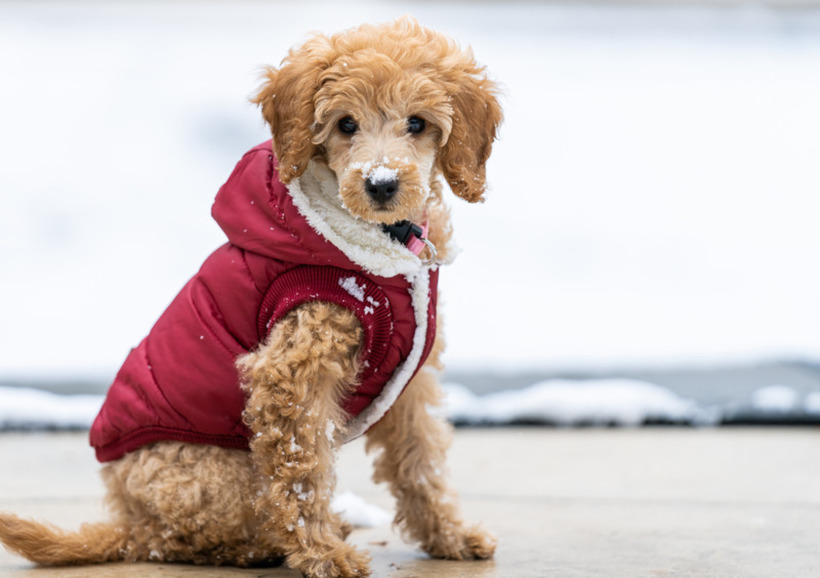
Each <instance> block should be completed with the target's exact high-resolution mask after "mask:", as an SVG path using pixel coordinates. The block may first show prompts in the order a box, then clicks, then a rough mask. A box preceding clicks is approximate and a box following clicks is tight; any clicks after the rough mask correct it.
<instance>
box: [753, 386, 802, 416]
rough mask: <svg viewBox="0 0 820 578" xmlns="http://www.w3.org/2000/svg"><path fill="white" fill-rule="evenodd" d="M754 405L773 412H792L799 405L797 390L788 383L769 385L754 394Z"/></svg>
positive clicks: (760, 409)
mask: <svg viewBox="0 0 820 578" xmlns="http://www.w3.org/2000/svg"><path fill="white" fill-rule="evenodd" d="M752 407H753V408H754V409H756V410H759V411H765V412H771V413H787V412H792V411H794V410H796V409H797V407H798V395H797V392H796V391H795V390H794V389H793V388H791V387H788V386H786V385H769V386H766V387H761V388H760V389H757V390H755V391H754V393H753V394H752Z"/></svg>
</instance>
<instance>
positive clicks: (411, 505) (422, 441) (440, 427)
mask: <svg viewBox="0 0 820 578" xmlns="http://www.w3.org/2000/svg"><path fill="white" fill-rule="evenodd" d="M440 335H441V333H440V332H439V338H438V339H437V342H436V345H435V347H434V349H433V351H432V352H431V354H430V356H429V358H428V361H427V363H426V364H425V366H424V367H423V368H422V369H421V371H419V373H418V374H417V375H416V377H415V378H414V379H413V381H411V382H410V384H409V385H408V386H407V389H406V390H405V391H404V393H402V395H401V396H400V397H399V399H398V400H397V401H396V403H395V405H394V406H393V407H392V408H391V409H390V411H389V412H388V413H387V415H386V416H385V417H384V418H383V419H382V420H381V422H379V423H378V424H377V425H376V426H375V427H374V428H373V429H372V430H371V431H370V432H369V433H368V434H367V445H366V447H367V451H368V452H369V451H371V450H373V449H380V450H381V453H380V454H379V455H378V456H377V458H376V460H375V462H374V464H375V472H374V474H373V480H374V481H376V482H388V484H389V485H390V491H391V492H392V493H393V496H395V498H396V500H397V511H396V517H395V519H394V523H395V524H396V525H397V526H399V528H401V530H402V532H403V534H404V535H405V537H407V538H408V539H410V540H411V541H415V542H419V543H420V544H421V547H422V549H423V550H424V551H425V552H427V553H428V554H429V555H430V556H432V557H434V558H447V559H451V560H465V559H476V558H479V559H483V558H491V557H492V556H493V553H494V552H495V546H496V540H495V538H494V537H493V536H492V535H491V534H488V533H487V532H485V531H484V530H483V529H481V528H480V527H478V526H473V527H469V528H468V527H465V526H464V524H463V523H462V521H461V519H460V515H459V512H458V505H457V497H456V494H455V492H454V491H453V490H451V489H450V488H449V487H448V485H447V482H446V480H445V470H446V465H445V458H446V452H447V448H448V447H449V446H450V441H451V439H452V430H451V428H450V426H449V425H448V424H447V423H446V422H444V421H443V420H442V419H438V418H435V417H433V416H432V415H430V413H429V412H428V407H435V406H438V405H440V404H441V398H442V392H441V388H440V386H439V384H438V378H437V374H438V372H439V370H440V369H441V365H440V363H439V361H438V357H439V354H440V353H441V350H442V349H443V342H442V341H441V337H440Z"/></svg>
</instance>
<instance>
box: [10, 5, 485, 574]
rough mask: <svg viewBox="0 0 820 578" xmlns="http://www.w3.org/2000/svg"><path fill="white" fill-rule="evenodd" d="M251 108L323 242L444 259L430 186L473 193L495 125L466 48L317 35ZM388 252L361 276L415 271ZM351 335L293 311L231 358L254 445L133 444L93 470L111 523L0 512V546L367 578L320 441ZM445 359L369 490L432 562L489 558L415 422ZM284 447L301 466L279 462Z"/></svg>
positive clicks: (417, 389) (407, 404)
mask: <svg viewBox="0 0 820 578" xmlns="http://www.w3.org/2000/svg"><path fill="white" fill-rule="evenodd" d="M254 102H256V103H257V104H259V105H260V107H261V109H262V114H263V116H264V118H265V119H266V121H267V122H268V123H269V124H270V126H271V130H272V133H273V146H274V150H275V153H276V155H277V157H278V159H279V161H280V164H279V166H280V169H279V170H280V178H281V180H282V181H283V182H284V183H286V184H288V183H289V184H290V187H291V194H292V196H293V199H294V203H296V204H297V205H299V203H302V205H304V207H302V206H301V205H300V210H302V209H303V208H304V211H303V213H304V214H305V216H306V218H307V219H308V221H309V222H310V223H311V225H312V226H313V227H314V228H316V229H317V230H318V231H319V232H320V233H321V234H322V235H323V236H325V238H327V239H328V240H330V241H331V242H333V243H334V244H337V245H344V244H347V243H349V244H351V246H353V245H356V244H357V243H360V241H361V239H367V238H368V236H371V237H372V235H373V230H374V228H378V227H379V226H380V225H381V224H391V223H394V222H396V221H401V220H411V221H414V222H418V221H421V220H422V219H425V220H426V221H427V222H428V223H429V228H430V232H429V235H428V236H429V239H430V240H431V241H432V243H433V244H435V245H436V246H437V247H438V248H439V258H440V260H441V261H443V262H446V261H447V260H448V258H449V257H451V254H450V253H451V251H450V250H449V247H448V246H449V241H450V236H451V234H452V229H451V226H450V216H449V212H448V210H447V208H446V206H445V204H444V202H443V186H442V184H441V181H440V177H442V176H443V178H444V180H446V182H447V183H448V184H449V186H450V188H451V189H452V191H453V192H454V193H455V194H456V195H458V196H459V197H462V198H464V199H466V200H468V201H470V202H475V201H480V200H482V196H483V194H484V191H485V176H484V166H485V162H486V160H487V158H488V156H489V154H490V149H491V145H492V142H493V140H494V138H495V134H496V128H497V126H498V124H499V122H500V121H501V111H500V108H499V106H498V103H497V101H496V98H495V96H494V85H493V83H492V82H491V81H490V80H488V79H487V77H486V74H485V72H484V69H483V68H482V67H480V66H479V65H477V64H476V63H475V61H474V59H473V57H472V54H471V53H470V52H469V51H465V50H462V49H460V48H459V47H458V46H457V45H456V44H455V43H454V42H452V41H451V40H449V39H447V38H446V37H444V36H442V35H441V34H438V33H436V32H433V31H430V30H428V29H425V28H423V27H421V26H420V25H419V24H418V23H416V22H415V21H414V20H412V19H409V18H405V19H401V20H398V21H396V22H394V23H390V24H387V25H382V26H370V25H363V26H361V27H359V28H356V29H354V30H350V31H346V32H343V33H340V34H337V35H334V36H331V37H326V36H322V35H318V36H315V37H313V38H312V39H310V40H309V41H308V42H306V43H305V44H304V45H303V46H302V47H300V48H298V49H294V50H292V51H291V52H290V54H289V55H288V57H287V58H286V59H285V60H284V62H283V64H282V66H281V67H279V68H278V69H277V68H269V69H267V71H266V80H265V83H264V85H263V86H262V88H261V90H260V91H259V93H258V95H257V96H256V97H255V99H254ZM380 187H381V188H380ZM390 189H392V190H390ZM372 238H373V239H375V238H377V237H372ZM390 255H391V253H390V252H386V253H385V254H384V255H383V256H382V258H381V260H380V261H378V262H375V263H371V266H372V267H373V268H374V269H375V270H379V271H383V272H384V273H392V274H405V275H411V274H412V272H413V270H414V267H415V264H414V263H411V262H408V263H402V262H401V261H400V260H391V259H390ZM410 259H411V260H412V259H416V258H415V257H410ZM415 268H416V269H418V268H417V267H415ZM362 334H363V333H362V328H361V326H360V324H359V321H358V319H357V318H356V316H355V315H354V314H353V313H351V312H350V311H348V310H346V309H343V308H341V307H339V306H336V305H333V304H329V303H323V302H313V303H308V304H305V305H302V306H300V307H298V308H297V309H296V310H294V311H292V312H291V313H289V314H288V315H286V316H285V317H284V318H283V319H282V320H281V321H279V322H278V323H277V325H276V326H275V327H274V328H273V330H272V331H271V333H270V335H269V337H268V338H267V339H266V340H265V341H264V342H263V343H262V344H261V345H260V346H259V347H258V349H256V350H255V351H252V352H251V353H249V354H248V355H246V356H244V357H242V358H240V359H239V360H238V365H239V368H240V370H241V373H242V375H243V382H242V384H241V387H242V388H243V389H244V390H245V392H246V393H247V396H248V402H247V405H246V409H245V420H246V422H247V424H248V426H249V427H250V429H251V431H252V432H253V434H254V435H253V437H252V439H251V443H250V446H251V451H250V452H245V451H242V450H231V449H225V448H220V447H216V446H207V445H194V444H185V443H178V442H158V443H154V444H151V445H148V446H145V447H143V448H141V449H139V450H136V451H133V452H131V453H128V454H126V455H125V456H124V457H122V458H121V459H119V460H117V461H115V462H112V463H109V464H107V465H105V466H104V467H103V470H102V475H103V478H104V480H105V482H106V484H107V486H108V496H107V502H108V505H109V507H110V509H111V511H112V514H113V516H112V521H111V522H106V523H98V524H94V525H84V526H82V527H81V528H80V530H79V531H78V532H75V533H68V532H63V531H61V530H58V529H56V528H53V527H51V526H47V525H44V524H40V523H35V522H31V521H26V520H22V519H20V518H17V517H16V516H13V515H10V514H0V540H2V542H3V543H4V544H5V545H6V546H7V547H8V548H9V549H11V550H13V551H15V552H17V553H19V554H21V555H23V556H25V557H27V558H28V559H30V560H32V561H34V562H36V563H38V564H43V565H68V564H88V563H98V562H109V561H117V560H128V561H140V560H154V561H164V562H192V563H197V564H233V565H237V566H249V565H257V564H268V563H275V562H277V561H281V559H283V558H284V560H285V562H286V563H287V564H288V565H289V566H290V567H292V568H295V569H297V570H299V571H301V572H302V573H303V574H305V575H306V576H312V577H320V576H366V575H368V574H369V557H368V555H367V554H366V553H364V552H362V551H360V550H358V549H356V548H354V547H353V546H352V545H350V544H348V543H346V542H345V537H346V535H347V533H348V532H349V527H348V526H347V525H346V524H345V523H344V522H343V521H342V519H341V518H340V517H339V516H338V515H337V514H335V513H333V512H332V510H331V508H330V500H331V496H332V493H333V488H334V482H335V477H334V471H333V466H334V457H333V453H334V450H335V449H336V447H337V445H338V444H339V443H340V442H339V440H340V439H341V438H342V436H339V435H335V436H334V435H316V432H317V431H325V430H326V429H327V427H328V424H332V425H333V429H337V428H338V431H343V430H344V429H345V427H347V426H346V424H347V420H346V416H345V415H343V414H342V410H341V409H340V401H341V400H342V399H343V398H344V397H345V396H346V395H347V394H348V393H349V391H350V389H351V387H352V386H353V385H354V384H355V382H356V378H357V374H358V372H359V369H360V367H359V358H358V353H359V350H360V346H361V339H362ZM442 348H443V339H442V338H441V336H440V335H439V336H438V338H437V340H436V343H435V346H434V347H433V350H432V352H431V354H430V355H429V357H428V359H427V361H426V363H425V366H424V367H423V368H422V369H421V371H419V372H418V374H417V375H416V377H414V378H413V380H412V381H411V382H410V384H409V386H408V387H407V389H406V390H405V391H404V393H403V394H402V395H401V397H399V398H398V399H397V400H395V404H394V405H393V406H392V408H391V409H390V411H389V412H388V413H387V414H386V415H385V416H384V418H383V419H381V421H379V422H378V423H377V424H376V425H375V426H374V427H372V428H371V429H370V430H369V431H368V432H367V445H366V447H367V449H368V451H371V450H376V451H377V454H378V455H377V457H376V459H375V474H374V479H375V480H376V481H378V482H382V481H383V482H387V483H388V484H389V486H390V489H391V491H392V493H393V495H394V496H395V497H396V499H397V512H396V517H395V523H396V524H397V525H398V526H399V527H400V528H401V530H402V531H403V533H404V535H405V536H406V537H407V538H408V539H410V540H413V541H416V542H418V543H419V544H420V545H421V547H422V549H423V550H424V551H425V552H427V553H428V554H429V555H431V556H434V557H438V558H449V559H456V560H462V559H474V558H489V557H491V556H492V555H493V552H494V550H495V539H494V538H493V537H492V536H491V535H490V534H488V533H486V532H485V531H484V530H482V529H481V528H479V527H476V526H468V525H465V524H464V523H463V522H462V520H461V518H460V515H459V512H458V506H457V501H456V499H455V496H454V493H453V491H452V490H451V489H449V487H448V485H447V483H446V480H445V477H444V472H445V471H446V467H445V452H446V449H447V447H448V445H449V439H450V431H449V428H448V426H447V425H446V424H445V423H443V422H442V421H440V420H439V419H438V418H435V417H433V416H431V415H430V413H429V412H428V408H429V407H430V406H434V405H437V404H439V403H440V401H441V392H440V387H439V384H438V381H437V375H438V372H439V370H440V369H441V365H440V361H439V356H440V353H441V350H442ZM308 350H309V351H310V354H309V355H306V352H307V351H308ZM388 401H391V402H392V401H393V400H388ZM293 406H296V407H301V408H308V409H309V411H291V410H289V408H292V407H293ZM366 425H368V426H369V425H370V424H369V423H368V424H366ZM293 448H298V450H299V452H300V456H301V457H302V459H300V460H292V459H290V453H291V452H290V450H291V449H293ZM294 521H295V523H294Z"/></svg>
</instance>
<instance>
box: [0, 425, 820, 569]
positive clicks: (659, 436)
mask: <svg viewBox="0 0 820 578" xmlns="http://www.w3.org/2000/svg"><path fill="white" fill-rule="evenodd" d="M819 448H820V430H818V429H816V428H765V429H752V428H717V429H694V428H643V429H548V428H504V429H502V428H496V429H460V430H458V431H457V434H456V438H455V442H454V445H453V448H452V450H451V452H450V467H451V477H452V479H453V481H454V483H455V485H456V486H457V487H458V488H459V489H460V493H461V503H462V510H463V513H464V516H465V518H467V519H468V520H470V521H482V522H483V523H484V524H485V526H486V527H488V528H489V529H491V530H492V531H493V532H495V533H496V534H497V536H498V538H499V548H498V551H497V554H496V558H495V560H493V561H489V562H443V561H434V560H429V559H427V558H426V557H425V556H424V555H423V554H421V553H419V552H418V551H416V550H415V548H414V547H413V546H412V545H408V544H405V543H404V542H402V540H401V539H400V538H399V536H398V535H397V534H396V533H395V532H394V531H392V530H391V529H390V528H389V527H388V526H384V527H380V528H367V529H357V530H356V531H354V532H353V534H352V535H351V537H350V538H349V539H350V540H351V541H352V542H354V543H356V544H358V545H360V546H361V547H362V548H366V549H368V550H369V551H370V552H371V554H372V555H373V569H374V576H389V577H397V578H398V577H404V578H409V577H427V576H443V577H467V576H469V577H481V578H484V577H487V578H489V577H504V578H507V577H514V578H528V577H545V576H550V577H552V576H555V577H586V576H596V577H597V576H600V577H607V578H613V577H621V576H623V577H641V576H649V577H655V576H660V577H665V576H675V577H678V576H693V577H694V576H697V577H744V578H746V577H767V578H769V577H790V578H793V577H803V576H807V577H808V576H818V575H820V545H819V541H818V536H820V460H818V459H817V455H818V449H819ZM0 464H2V466H0V510H4V511H13V512H16V513H18V514H22V515H26V516H33V517H36V518H39V519H46V520H48V521H51V522H54V523H55V524H57V525H60V526H62V527H65V528H67V529H73V528H76V527H77V526H78V525H79V524H80V523H81V522H84V521H93V520H97V519H102V518H103V517H104V512H103V510H102V507H101V498H102V492H103V487H102V484H101V482H100V481H99V479H98V477H97V475H96V472H97V469H98V466H97V464H96V462H95V461H94V458H93V455H92V453H91V450H90V449H89V448H88V447H87V445H86V434H84V433H34V434H11V433H7V434H2V435H0ZM369 476H370V460H369V458H367V457H366V456H365V455H364V451H363V447H362V443H361V442H358V441H357V442H353V443H352V444H349V445H348V446H346V447H345V448H344V449H343V451H342V453H341V456H340V458H339V491H344V490H351V491H354V492H355V493H356V494H358V495H359V496H361V497H363V498H364V499H366V500H367V501H369V502H371V503H374V504H377V505H380V506H381V507H383V508H385V509H391V507H392V501H391V498H390V496H389V495H388V493H387V492H386V490H385V489H384V488H382V487H377V486H374V485H373V484H372V483H371V482H370V480H369ZM0 576H2V577H3V578H5V577H13V578H45V577H48V578H56V577H86V576H88V577H103V576H106V577H107V576H111V577H119V576H228V577H230V576H237V577H239V576H254V577H260V578H261V577H265V578H277V577H294V578H295V577H297V576H298V573H296V572H294V571H292V570H287V569H284V568H273V569H253V570H240V569H233V568H204V567H194V566H184V565H170V564H139V565H125V564H109V565H104V566H96V567H84V568H76V569H42V568H35V567H33V566H32V565H31V564H29V563H28V562H27V561H25V560H23V559H21V558H18V557H15V556H13V555H11V554H10V553H8V552H6V551H4V550H2V549H0Z"/></svg>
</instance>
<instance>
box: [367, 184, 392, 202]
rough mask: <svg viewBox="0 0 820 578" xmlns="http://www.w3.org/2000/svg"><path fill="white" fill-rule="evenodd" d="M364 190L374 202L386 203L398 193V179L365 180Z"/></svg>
mask: <svg viewBox="0 0 820 578" xmlns="http://www.w3.org/2000/svg"><path fill="white" fill-rule="evenodd" d="M364 188H365V189H366V190H367V194H368V195H370V197H371V198H372V199H373V200H374V201H377V202H379V203H386V202H387V201H389V200H390V199H392V198H393V197H394V196H395V195H396V193H397V192H398V190H399V181H398V179H377V180H374V179H367V180H366V181H365V184H364Z"/></svg>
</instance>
